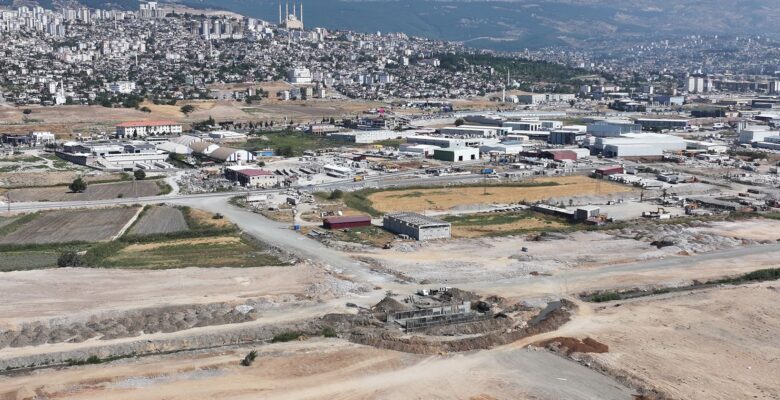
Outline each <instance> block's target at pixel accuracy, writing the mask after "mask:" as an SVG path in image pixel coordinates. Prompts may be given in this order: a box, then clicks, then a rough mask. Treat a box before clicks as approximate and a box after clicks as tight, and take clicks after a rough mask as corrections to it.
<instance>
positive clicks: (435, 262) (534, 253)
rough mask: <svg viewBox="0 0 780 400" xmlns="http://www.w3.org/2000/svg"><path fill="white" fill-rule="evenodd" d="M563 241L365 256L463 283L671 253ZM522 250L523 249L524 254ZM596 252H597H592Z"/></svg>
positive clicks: (616, 243) (613, 242) (625, 243)
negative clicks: (526, 249)
mask: <svg viewBox="0 0 780 400" xmlns="http://www.w3.org/2000/svg"><path fill="white" fill-rule="evenodd" d="M568 238H569V239H568V240H553V241H542V242H535V241H531V240H528V239H525V238H520V237H507V238H483V239H461V240H458V239H455V240H449V241H445V242H436V243H424V244H419V243H413V244H411V245H410V246H412V249H416V250H413V251H409V250H410V249H409V248H408V246H397V247H396V248H394V249H391V250H374V251H371V252H367V253H366V254H365V255H366V256H369V257H372V258H374V259H377V260H379V261H381V262H382V263H383V264H385V265H386V266H388V267H389V268H391V269H394V270H397V271H399V272H402V273H404V274H406V275H409V276H411V277H413V278H415V279H417V280H429V281H435V282H439V281H441V282H447V283H453V284H454V283H467V282H470V281H473V280H478V281H497V280H501V279H507V278H519V277H527V276H528V274H529V273H530V272H533V271H535V272H540V273H557V272H560V271H564V270H568V269H571V268H587V267H590V266H595V265H602V266H603V265H609V264H617V263H621V262H631V261H636V260H638V259H652V258H659V257H663V256H668V255H670V254H669V253H668V252H666V251H664V250H659V249H657V248H656V247H654V246H651V245H649V244H648V243H644V242H639V241H636V240H633V239H617V238H615V237H614V236H611V235H607V234H604V233H576V234H573V235H572V236H570V237H568ZM522 247H528V249H529V251H528V252H527V253H524V252H522V251H521V248H522ZM596 249H598V251H595V250H596Z"/></svg>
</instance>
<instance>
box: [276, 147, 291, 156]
mask: <svg viewBox="0 0 780 400" xmlns="http://www.w3.org/2000/svg"><path fill="white" fill-rule="evenodd" d="M276 155H278V156H282V157H292V156H294V155H295V152H294V151H293V148H292V147H291V146H284V147H280V148H278V149H276Z"/></svg>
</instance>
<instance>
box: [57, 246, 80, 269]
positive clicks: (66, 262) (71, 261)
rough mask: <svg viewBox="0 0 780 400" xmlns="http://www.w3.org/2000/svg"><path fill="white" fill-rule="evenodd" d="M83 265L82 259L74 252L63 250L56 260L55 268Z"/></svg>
mask: <svg viewBox="0 0 780 400" xmlns="http://www.w3.org/2000/svg"><path fill="white" fill-rule="evenodd" d="M85 264H86V263H85V262H84V258H83V257H81V255H79V253H78V252H76V251H75V250H65V251H63V252H62V253H60V256H59V257H58V258H57V266H58V267H60V268H66V267H83V266H84V265H85Z"/></svg>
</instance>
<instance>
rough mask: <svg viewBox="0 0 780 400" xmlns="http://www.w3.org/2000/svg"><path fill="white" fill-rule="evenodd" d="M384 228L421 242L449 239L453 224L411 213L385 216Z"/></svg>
mask: <svg viewBox="0 0 780 400" xmlns="http://www.w3.org/2000/svg"><path fill="white" fill-rule="evenodd" d="M382 226H383V227H384V228H385V229H386V230H388V231H390V232H393V233H396V234H398V235H405V236H407V237H410V238H412V239H415V240H419V241H425V240H437V239H449V238H450V237H451V236H452V224H450V223H448V222H444V221H441V220H438V219H436V218H431V217H427V216H425V215H422V214H417V213H411V212H405V213H395V214H388V215H385V216H384V219H383V221H382Z"/></svg>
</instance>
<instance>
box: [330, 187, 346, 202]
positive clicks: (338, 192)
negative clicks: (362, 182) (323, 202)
mask: <svg viewBox="0 0 780 400" xmlns="http://www.w3.org/2000/svg"><path fill="white" fill-rule="evenodd" d="M342 197H344V192H343V191H341V190H339V189H336V190H334V191H332V192H330V196H328V199H330V200H338V199H340V198H342Z"/></svg>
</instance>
